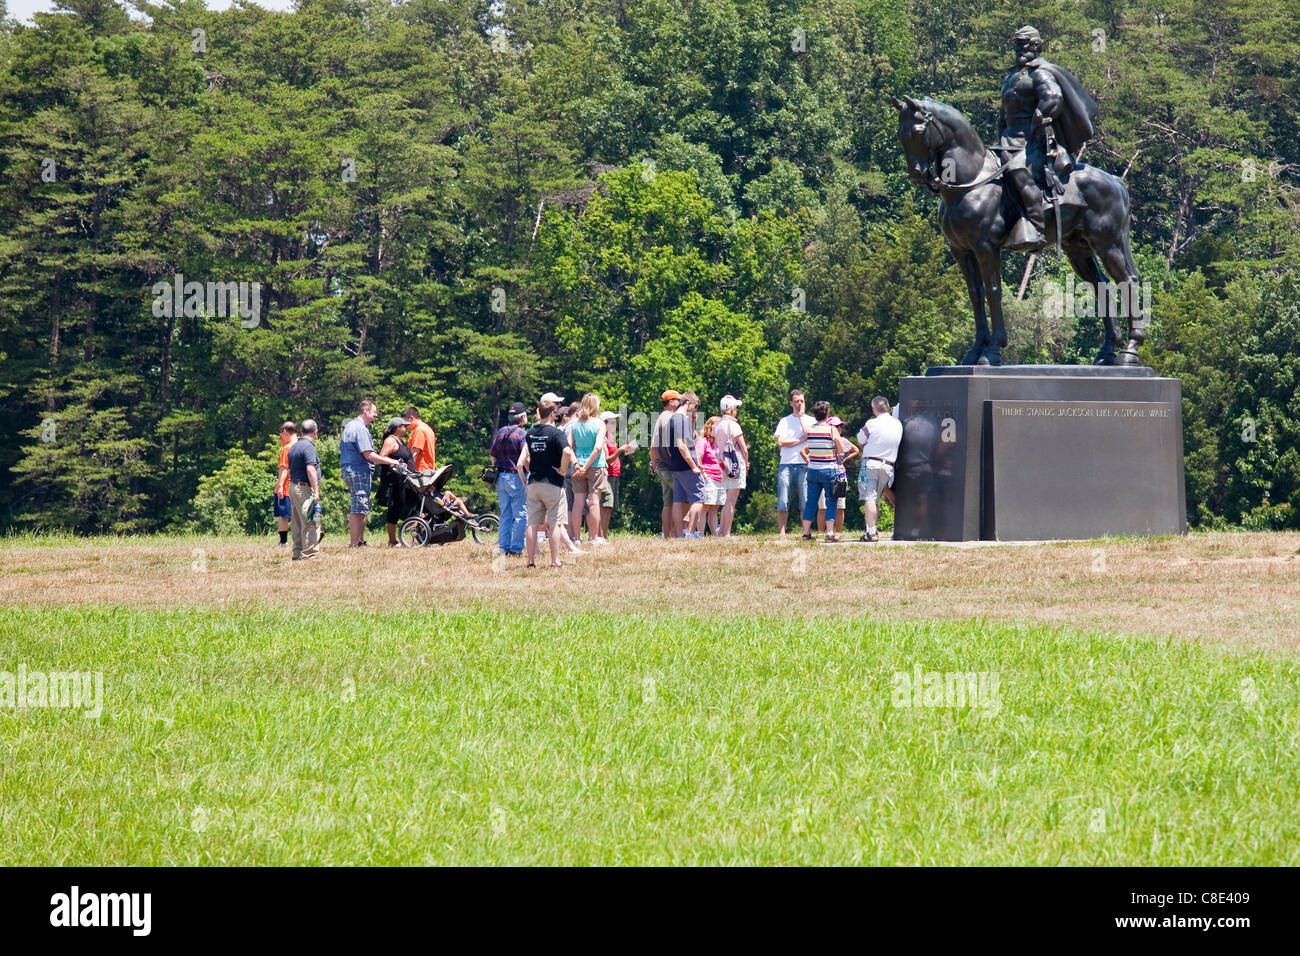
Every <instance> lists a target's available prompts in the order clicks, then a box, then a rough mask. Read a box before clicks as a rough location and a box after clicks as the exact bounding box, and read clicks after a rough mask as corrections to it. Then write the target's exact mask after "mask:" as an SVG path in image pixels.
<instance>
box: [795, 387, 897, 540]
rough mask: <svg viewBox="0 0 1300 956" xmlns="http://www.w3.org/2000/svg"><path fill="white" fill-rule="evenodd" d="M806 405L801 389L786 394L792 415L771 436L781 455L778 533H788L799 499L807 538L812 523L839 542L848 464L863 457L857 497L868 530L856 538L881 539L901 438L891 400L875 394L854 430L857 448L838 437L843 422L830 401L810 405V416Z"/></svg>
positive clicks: (842, 524) (859, 470) (859, 471)
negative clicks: (882, 505)
mask: <svg viewBox="0 0 1300 956" xmlns="http://www.w3.org/2000/svg"><path fill="white" fill-rule="evenodd" d="M804 403H805V397H804V393H803V392H802V391H801V390H800V389H795V390H794V391H792V392H791V393H790V414H789V415H787V416H785V417H784V418H782V419H781V421H780V422H779V423H778V424H777V426H776V432H775V434H774V437H775V438H776V444H777V448H778V449H779V451H780V456H781V460H780V464H779V466H778V469H777V478H776V523H777V532H778V533H779V534H782V535H784V534H785V533H786V524H787V522H788V520H789V517H790V505H791V503H792V502H794V501H795V499H796V498H797V502H798V506H799V507H801V508H802V513H801V520H802V524H803V537H804V538H805V539H811V538H812V537H813V534H812V525H813V522H814V521H816V522H817V527H818V530H819V533H824V534H825V535H826V540H827V541H829V542H832V543H835V542H838V541H841V540H842V539H841V537H840V533H841V532H842V531H843V530H844V515H845V497H846V495H847V492H848V468H847V467H846V465H847V463H848V462H849V461H851V460H852V459H853V458H855V457H858V456H861V459H862V463H861V467H859V469H858V499H859V500H860V501H861V502H862V513H863V518H864V521H865V524H866V528H865V530H864V532H863V534H862V537H861V538H860V539H859V540H861V541H879V540H880V532H879V529H878V528H877V521H878V520H879V517H880V499H881V498H882V497H883V498H885V499H886V500H888V501H890V502H891V503H892V501H893V494H892V491H891V490H890V489H891V488H892V486H893V483H894V465H895V463H896V462H897V460H898V446H899V443H900V442H901V441H902V438H903V424H902V422H900V421H899V420H898V418H897V417H896V416H895V415H894V413H893V410H892V409H891V407H890V404H889V399H887V398H885V397H884V396H883V395H877V396H876V397H875V398H874V399H872V400H871V412H872V417H871V418H869V419H868V420H867V421H866V422H865V423H863V425H862V427H861V428H859V429H858V433H857V440H858V443H857V444H856V445H855V444H854V443H853V442H852V441H850V440H849V439H848V438H846V437H845V436H844V434H843V433H842V429H843V428H844V427H845V422H844V420H843V419H842V418H840V417H839V416H836V415H832V414H831V408H830V404H829V403H827V402H814V403H813V407H812V415H811V416H809V415H808V414H806V413H805V411H804ZM823 496H824V497H825V504H822V500H823Z"/></svg>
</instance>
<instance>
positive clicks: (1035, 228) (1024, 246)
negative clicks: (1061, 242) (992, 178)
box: [1002, 169, 1047, 252]
mask: <svg viewBox="0 0 1300 956" xmlns="http://www.w3.org/2000/svg"><path fill="white" fill-rule="evenodd" d="M1010 176H1011V184H1012V187H1013V188H1014V190H1015V196H1016V199H1017V200H1018V202H1019V205H1020V209H1021V210H1022V213H1023V214H1022V215H1021V217H1020V218H1019V219H1018V220H1016V224H1015V225H1014V226H1012V227H1011V232H1010V233H1008V234H1007V237H1006V239H1004V240H1003V241H1002V248H1003V249H1010V250H1011V251H1012V252H1037V251H1038V250H1039V249H1042V248H1043V247H1044V246H1045V245H1047V237H1046V236H1044V235H1043V228H1044V224H1045V223H1046V220H1047V203H1046V202H1045V201H1044V200H1043V191H1042V190H1041V189H1039V188H1038V185H1037V184H1036V183H1034V182H1033V181H1032V180H1031V179H1030V178H1029V175H1028V171H1027V170H1023V169H1019V170H1016V171H1015V172H1014V173H1012V174H1010Z"/></svg>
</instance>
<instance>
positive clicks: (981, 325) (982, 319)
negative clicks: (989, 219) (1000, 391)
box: [953, 250, 989, 365]
mask: <svg viewBox="0 0 1300 956" xmlns="http://www.w3.org/2000/svg"><path fill="white" fill-rule="evenodd" d="M953 256H954V258H955V259H956V260H957V265H958V266H960V267H961V274H962V275H963V276H964V277H965V278H966V291H967V293H969V295H970V307H971V311H972V312H974V313H975V341H974V342H973V343H972V344H971V347H970V348H968V349H967V350H966V354H965V356H963V357H962V360H961V364H962V365H975V364H976V363H978V362H979V360H980V357H981V356H982V355H983V354H984V348H985V346H987V345H988V344H989V322H988V318H987V317H986V316H985V314H984V280H983V279H982V278H981V277H980V267H979V262H978V261H976V259H975V254H974V253H972V252H957V251H956V250H954V251H953ZM984 364H986V365H987V364H988V363H987V362H985V363H984Z"/></svg>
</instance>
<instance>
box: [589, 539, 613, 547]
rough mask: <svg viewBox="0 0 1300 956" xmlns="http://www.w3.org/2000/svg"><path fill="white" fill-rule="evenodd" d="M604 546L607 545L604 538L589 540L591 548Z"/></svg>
mask: <svg viewBox="0 0 1300 956" xmlns="http://www.w3.org/2000/svg"><path fill="white" fill-rule="evenodd" d="M605 544H609V542H608V541H606V540H605V539H604V538H592V539H591V546H592V547H593V548H599V547H600V546H601V545H605Z"/></svg>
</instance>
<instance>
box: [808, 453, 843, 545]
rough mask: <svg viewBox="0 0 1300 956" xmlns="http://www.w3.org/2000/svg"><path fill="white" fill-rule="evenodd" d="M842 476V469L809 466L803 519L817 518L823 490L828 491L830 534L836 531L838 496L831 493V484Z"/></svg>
mask: <svg viewBox="0 0 1300 956" xmlns="http://www.w3.org/2000/svg"><path fill="white" fill-rule="evenodd" d="M839 476H840V469H839V468H838V467H835V468H809V469H808V497H807V498H805V499H804V502H803V520H804V521H816V520H817V505H818V504H819V503H820V502H821V499H822V492H823V491H825V492H826V531H827V533H828V534H834V533H835V504H836V498H835V496H834V495H832V494H831V485H833V484H835V479H836V478H838V477H839Z"/></svg>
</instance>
